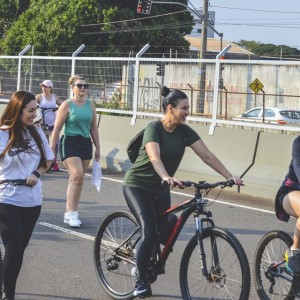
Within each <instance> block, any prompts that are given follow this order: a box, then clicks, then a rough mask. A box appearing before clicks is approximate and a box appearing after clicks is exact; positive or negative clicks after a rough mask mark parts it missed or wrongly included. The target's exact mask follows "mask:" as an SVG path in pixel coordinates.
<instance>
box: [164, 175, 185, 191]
mask: <svg viewBox="0 0 300 300" xmlns="http://www.w3.org/2000/svg"><path fill="white" fill-rule="evenodd" d="M162 182H163V183H165V182H166V183H167V184H168V185H169V186H170V187H172V188H173V187H174V186H176V185H179V186H183V184H182V182H181V181H180V180H178V179H176V178H174V177H170V176H164V177H163V178H162Z"/></svg>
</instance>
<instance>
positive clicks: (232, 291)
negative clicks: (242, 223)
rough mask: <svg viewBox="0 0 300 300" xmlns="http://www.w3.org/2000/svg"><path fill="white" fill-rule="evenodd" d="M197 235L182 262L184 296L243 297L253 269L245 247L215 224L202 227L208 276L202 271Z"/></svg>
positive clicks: (187, 248) (247, 294)
mask: <svg viewBox="0 0 300 300" xmlns="http://www.w3.org/2000/svg"><path fill="white" fill-rule="evenodd" d="M197 238H198V237H197V235H194V237H193V238H192V239H191V240H190V241H189V243H188V244H187V246H186V248H185V250H184V253H183V255H182V259H181V264H180V288H181V293H182V298H183V299H184V300H190V299H242V300H246V299H248V297H249V293H250V269H249V264H248V259H247V256H246V254H245V251H244V249H243V247H242V245H241V244H240V242H239V241H238V240H237V238H236V237H235V236H234V235H233V234H231V233H230V232H228V231H226V230H224V229H221V228H216V227H209V228H205V229H204V230H203V233H202V235H201V237H200V238H201V239H202V241H203V246H204V253H205V261H206V265H207V271H208V273H209V274H208V276H207V277H204V276H203V274H202V263H201V259H200V255H199V254H200V251H199V246H198V239H197Z"/></svg>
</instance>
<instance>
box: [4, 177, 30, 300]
mask: <svg viewBox="0 0 300 300" xmlns="http://www.w3.org/2000/svg"><path fill="white" fill-rule="evenodd" d="M2 184H4V187H1V188H0V191H2V190H4V189H8V188H9V187H10V186H12V187H13V188H14V187H16V186H20V185H25V186H28V187H32V186H30V185H28V184H26V179H4V180H0V185H2ZM2 246H3V245H1V247H0V299H2V296H3V284H4V282H3V253H2Z"/></svg>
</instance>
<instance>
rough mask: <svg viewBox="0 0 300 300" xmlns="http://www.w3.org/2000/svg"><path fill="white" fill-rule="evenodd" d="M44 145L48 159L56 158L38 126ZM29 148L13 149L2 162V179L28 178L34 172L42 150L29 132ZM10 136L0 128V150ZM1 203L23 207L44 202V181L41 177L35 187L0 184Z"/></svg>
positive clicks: (0, 174)
mask: <svg viewBox="0 0 300 300" xmlns="http://www.w3.org/2000/svg"><path fill="white" fill-rule="evenodd" d="M36 129H37V130H38V132H39V134H40V136H41V139H42V142H43V145H44V151H45V156H46V160H52V159H53V158H54V155H53V152H52V151H51V148H50V146H49V144H48V141H47V139H46V136H45V134H44V132H43V130H42V129H41V128H39V127H36ZM28 136H29V138H28V145H29V149H27V150H23V149H16V148H14V149H11V150H10V151H8V153H6V155H5V157H4V158H3V160H2V161H1V162H0V180H5V179H27V178H28V177H29V176H30V175H31V174H32V172H34V171H35V170H36V169H37V168H38V166H39V162H40V158H41V155H40V151H39V148H38V147H37V145H36V144H35V141H34V139H33V138H32V137H31V136H30V135H29V134H28ZM8 138H9V133H8V131H5V130H0V152H1V153H2V152H3V151H4V149H5V147H6V145H7V142H8ZM0 203H6V204H13V205H16V206H22V207H32V206H37V205H41V204H42V182H41V180H40V179H39V180H38V182H37V184H36V185H35V186H34V187H28V186H23V185H20V186H14V185H12V184H7V183H3V184H0Z"/></svg>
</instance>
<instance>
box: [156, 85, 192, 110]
mask: <svg viewBox="0 0 300 300" xmlns="http://www.w3.org/2000/svg"><path fill="white" fill-rule="evenodd" d="M161 95H162V96H163V97H164V98H163V103H162V107H163V111H164V112H166V109H167V106H168V105H169V104H171V105H172V106H173V107H176V106H177V104H178V101H179V100H183V99H188V97H187V95H186V94H185V93H184V92H182V91H180V90H171V89H169V88H168V87H166V86H163V87H162V90H161Z"/></svg>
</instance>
